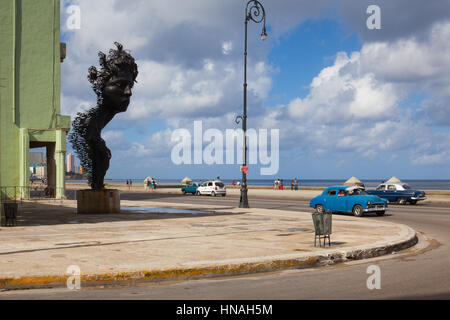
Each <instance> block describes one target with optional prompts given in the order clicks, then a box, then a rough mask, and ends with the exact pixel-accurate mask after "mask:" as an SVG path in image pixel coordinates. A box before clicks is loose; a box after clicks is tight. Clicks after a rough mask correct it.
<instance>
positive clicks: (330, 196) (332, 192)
mask: <svg viewBox="0 0 450 320" xmlns="http://www.w3.org/2000/svg"><path fill="white" fill-rule="evenodd" d="M336 196H337V193H336V189H334V188H333V189H329V190H328V192H327V193H326V194H325V195H324V196H323V208H324V209H325V210H329V211H336V209H335V208H334V203H335V201H336Z"/></svg>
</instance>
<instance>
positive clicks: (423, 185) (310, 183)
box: [66, 178, 450, 190]
mask: <svg viewBox="0 0 450 320" xmlns="http://www.w3.org/2000/svg"><path fill="white" fill-rule="evenodd" d="M144 179H145V178H141V179H131V180H132V181H133V185H139V184H144ZM126 180H127V179H105V183H109V184H123V185H125V184H126ZM201 180H202V181H205V180H207V179H205V178H203V179H201ZM360 180H361V181H362V182H363V183H364V185H365V186H366V187H367V188H374V187H376V186H378V185H379V184H380V183H381V182H382V181H383V180H382V179H380V180H364V179H360ZM194 181H200V179H194ZM222 181H223V182H224V183H225V184H226V185H231V184H232V182H233V180H232V179H222ZM345 181H346V179H345V180H325V179H305V180H302V179H300V180H299V186H300V187H302V186H303V187H329V186H336V185H342V184H343V183H344V182H345ZM66 182H67V183H87V181H86V180H67V181H66ZM157 182H158V185H159V186H164V185H174V184H180V183H181V179H157ZM236 182H237V180H236ZM273 182H274V180H269V179H248V180H247V184H248V185H251V186H273ZM402 182H404V183H407V184H409V185H410V186H411V187H412V188H414V189H424V190H450V180H406V179H405V180H402ZM284 185H285V187H290V185H291V179H284Z"/></svg>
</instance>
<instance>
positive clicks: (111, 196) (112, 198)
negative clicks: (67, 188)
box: [77, 189, 120, 214]
mask: <svg viewBox="0 0 450 320" xmlns="http://www.w3.org/2000/svg"><path fill="white" fill-rule="evenodd" d="M77 213H79V214H103V213H120V191H119V190H116V189H104V190H78V191H77Z"/></svg>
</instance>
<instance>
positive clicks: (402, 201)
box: [398, 198, 406, 204]
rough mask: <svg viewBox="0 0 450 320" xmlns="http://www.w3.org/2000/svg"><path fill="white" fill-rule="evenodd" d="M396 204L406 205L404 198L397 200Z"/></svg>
mask: <svg viewBox="0 0 450 320" xmlns="http://www.w3.org/2000/svg"><path fill="white" fill-rule="evenodd" d="M398 203H399V204H406V199H405V198H400V199H398Z"/></svg>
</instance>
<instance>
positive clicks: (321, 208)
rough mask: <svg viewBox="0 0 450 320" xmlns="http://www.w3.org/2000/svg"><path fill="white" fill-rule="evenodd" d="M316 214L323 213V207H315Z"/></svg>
mask: <svg viewBox="0 0 450 320" xmlns="http://www.w3.org/2000/svg"><path fill="white" fill-rule="evenodd" d="M316 212H317V213H323V206H322V205H321V204H318V205H316Z"/></svg>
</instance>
